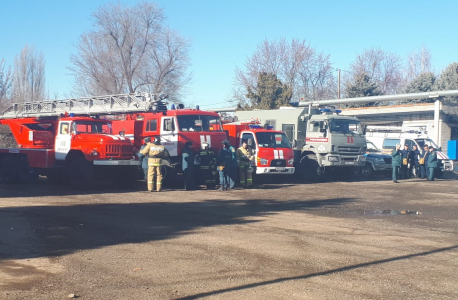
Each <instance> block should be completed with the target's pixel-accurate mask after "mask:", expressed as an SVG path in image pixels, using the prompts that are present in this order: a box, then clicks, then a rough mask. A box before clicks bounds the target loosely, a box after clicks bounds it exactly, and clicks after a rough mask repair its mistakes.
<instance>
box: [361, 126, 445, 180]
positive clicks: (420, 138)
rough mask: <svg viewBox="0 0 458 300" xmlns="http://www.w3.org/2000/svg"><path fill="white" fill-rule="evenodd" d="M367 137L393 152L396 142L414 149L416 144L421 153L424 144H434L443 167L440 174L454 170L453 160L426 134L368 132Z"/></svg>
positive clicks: (381, 147)
mask: <svg viewBox="0 0 458 300" xmlns="http://www.w3.org/2000/svg"><path fill="white" fill-rule="evenodd" d="M366 139H367V140H369V141H371V142H373V143H374V144H375V145H376V146H377V147H379V148H380V149H382V152H383V153H391V151H393V149H395V148H396V144H401V145H402V146H404V145H408V146H409V149H412V146H413V145H416V146H417V148H418V150H419V151H420V153H423V146H424V145H428V146H433V147H434V149H436V153H437V159H438V160H439V165H440V169H441V172H440V174H438V175H440V176H441V175H442V172H443V171H453V161H451V160H450V159H449V158H448V156H447V155H446V154H445V153H444V152H442V151H441V149H440V147H437V145H436V143H434V142H433V140H431V139H430V138H428V137H427V136H426V135H424V134H415V133H394V132H392V133H380V132H367V133H366ZM438 177H439V176H438Z"/></svg>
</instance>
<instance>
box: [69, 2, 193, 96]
mask: <svg viewBox="0 0 458 300" xmlns="http://www.w3.org/2000/svg"><path fill="white" fill-rule="evenodd" d="M93 21H94V26H95V30H94V31H91V32H88V33H85V34H83V35H82V36H81V38H80V40H79V43H78V45H77V46H76V48H77V52H78V53H77V54H75V55H71V57H70V60H71V62H72V64H73V66H72V67H70V68H69V69H70V70H71V71H72V72H73V74H74V75H75V91H76V92H77V93H78V94H80V95H88V94H92V95H94V94H116V93H124V92H128V93H134V92H138V91H141V90H152V91H156V92H157V91H162V92H164V91H166V92H169V93H171V94H176V93H178V92H179V90H180V89H182V88H183V86H184V85H185V84H186V83H187V79H186V77H187V76H188V75H187V74H186V69H187V67H188V65H189V57H188V48H189V45H188V42H187V41H186V40H185V39H183V38H182V37H180V36H179V34H178V33H177V32H175V31H173V30H170V29H168V28H167V27H166V26H165V25H164V21H165V17H164V15H163V12H162V9H161V8H159V7H158V6H157V5H156V4H154V3H149V2H142V3H139V4H137V5H136V6H133V7H127V6H124V5H122V4H120V3H118V4H108V5H106V6H102V7H101V8H99V9H98V10H97V11H96V12H95V13H94V14H93Z"/></svg>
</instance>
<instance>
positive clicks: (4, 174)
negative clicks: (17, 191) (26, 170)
mask: <svg viewBox="0 0 458 300" xmlns="http://www.w3.org/2000/svg"><path fill="white" fill-rule="evenodd" d="M18 161H19V159H18V157H16V156H15V155H14V156H12V155H7V156H5V157H3V159H2V161H1V163H0V166H1V168H0V177H1V178H2V181H3V182H5V183H15V182H17V169H16V166H17V164H18Z"/></svg>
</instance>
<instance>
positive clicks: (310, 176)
mask: <svg viewBox="0 0 458 300" xmlns="http://www.w3.org/2000/svg"><path fill="white" fill-rule="evenodd" d="M299 172H300V176H301V177H302V179H305V180H312V181H320V180H323V179H324V170H323V168H322V167H321V166H320V165H319V164H318V161H317V160H316V155H315V154H308V155H304V156H303V157H302V158H301V161H300V165H299Z"/></svg>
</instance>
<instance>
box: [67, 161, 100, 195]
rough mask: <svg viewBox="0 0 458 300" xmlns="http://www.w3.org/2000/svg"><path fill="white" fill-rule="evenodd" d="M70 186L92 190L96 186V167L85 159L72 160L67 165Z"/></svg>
mask: <svg viewBox="0 0 458 300" xmlns="http://www.w3.org/2000/svg"><path fill="white" fill-rule="evenodd" d="M66 173H67V177H68V181H69V182H70V184H71V185H72V186H73V187H75V188H77V189H83V190H84V189H90V188H93V187H94V185H95V171H94V166H93V165H92V164H91V163H90V162H88V161H87V160H86V159H85V158H84V157H81V156H78V157H73V158H71V159H70V160H69V161H68V162H67V165H66Z"/></svg>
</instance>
